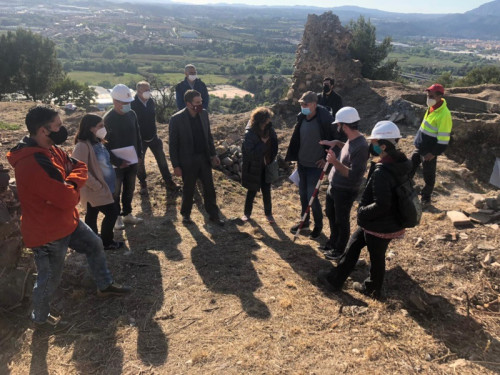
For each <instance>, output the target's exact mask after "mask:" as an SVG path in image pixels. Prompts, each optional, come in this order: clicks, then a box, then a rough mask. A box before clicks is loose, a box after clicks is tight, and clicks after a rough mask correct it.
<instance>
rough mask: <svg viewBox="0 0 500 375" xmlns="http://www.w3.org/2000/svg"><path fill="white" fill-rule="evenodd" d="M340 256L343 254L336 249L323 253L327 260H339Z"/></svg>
mask: <svg viewBox="0 0 500 375" xmlns="http://www.w3.org/2000/svg"><path fill="white" fill-rule="evenodd" d="M342 254H344V252H343V251H339V250H336V249H333V250H329V251H325V253H324V255H325V258H326V259H328V260H339V259H340V258H341V257H342Z"/></svg>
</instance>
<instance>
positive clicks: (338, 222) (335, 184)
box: [320, 107, 368, 260]
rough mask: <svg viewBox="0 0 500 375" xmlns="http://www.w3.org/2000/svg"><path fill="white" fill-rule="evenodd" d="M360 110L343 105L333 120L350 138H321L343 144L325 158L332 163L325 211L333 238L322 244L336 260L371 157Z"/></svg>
mask: <svg viewBox="0 0 500 375" xmlns="http://www.w3.org/2000/svg"><path fill="white" fill-rule="evenodd" d="M359 121H360V118H359V114H358V111H357V110H356V109H355V108H353V107H344V108H341V109H340V110H339V111H338V112H337V113H336V114H335V121H334V124H335V125H336V126H338V130H339V133H341V132H343V133H345V134H346V136H347V142H346V143H343V142H341V141H338V140H334V141H328V140H322V141H321V142H320V144H322V145H326V146H330V147H335V146H338V147H340V148H341V151H340V155H339V157H338V158H337V157H336V155H335V153H334V152H333V151H332V150H331V149H330V150H329V151H328V155H327V158H326V160H327V161H328V162H329V163H330V164H331V165H332V169H331V171H330V174H329V175H328V180H329V181H330V184H329V186H328V191H327V193H326V203H325V213H326V216H327V217H328V221H329V222H330V238H329V239H328V241H327V242H326V244H325V245H324V246H322V247H320V250H323V251H325V258H327V259H330V260H336V259H338V258H340V256H341V255H342V254H343V253H344V250H345V247H346V245H347V241H348V240H349V236H350V234H351V226H350V214H351V208H352V205H353V203H354V200H355V199H356V197H357V195H358V192H359V187H360V186H361V181H362V180H363V175H364V173H365V171H366V162H367V161H368V143H367V142H366V139H365V137H364V136H363V134H361V133H360V132H359V130H358V125H359Z"/></svg>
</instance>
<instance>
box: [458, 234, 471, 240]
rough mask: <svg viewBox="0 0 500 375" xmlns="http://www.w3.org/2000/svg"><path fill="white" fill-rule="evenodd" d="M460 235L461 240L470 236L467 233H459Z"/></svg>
mask: <svg viewBox="0 0 500 375" xmlns="http://www.w3.org/2000/svg"><path fill="white" fill-rule="evenodd" d="M458 237H459V238H460V239H461V240H467V239H468V238H469V236H468V235H467V233H463V232H461V233H459V234H458Z"/></svg>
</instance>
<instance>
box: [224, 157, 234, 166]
mask: <svg viewBox="0 0 500 375" xmlns="http://www.w3.org/2000/svg"><path fill="white" fill-rule="evenodd" d="M221 163H222V165H224V166H226V167H229V166H231V165H233V163H234V162H233V159H231V158H229V157H225V158H224V159H222V161H221Z"/></svg>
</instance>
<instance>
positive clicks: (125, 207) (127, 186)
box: [113, 164, 137, 216]
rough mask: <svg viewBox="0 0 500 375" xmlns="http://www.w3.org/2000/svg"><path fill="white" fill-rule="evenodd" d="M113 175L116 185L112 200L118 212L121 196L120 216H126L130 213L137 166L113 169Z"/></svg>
mask: <svg viewBox="0 0 500 375" xmlns="http://www.w3.org/2000/svg"><path fill="white" fill-rule="evenodd" d="M115 174H116V183H115V192H114V193H113V198H114V199H115V204H116V207H117V208H118V211H120V195H121V204H122V207H121V215H122V216H127V215H128V214H130V213H131V212H132V198H133V197H134V190H135V180H136V177H137V164H132V165H129V166H128V167H125V168H115ZM122 187H123V192H122Z"/></svg>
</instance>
